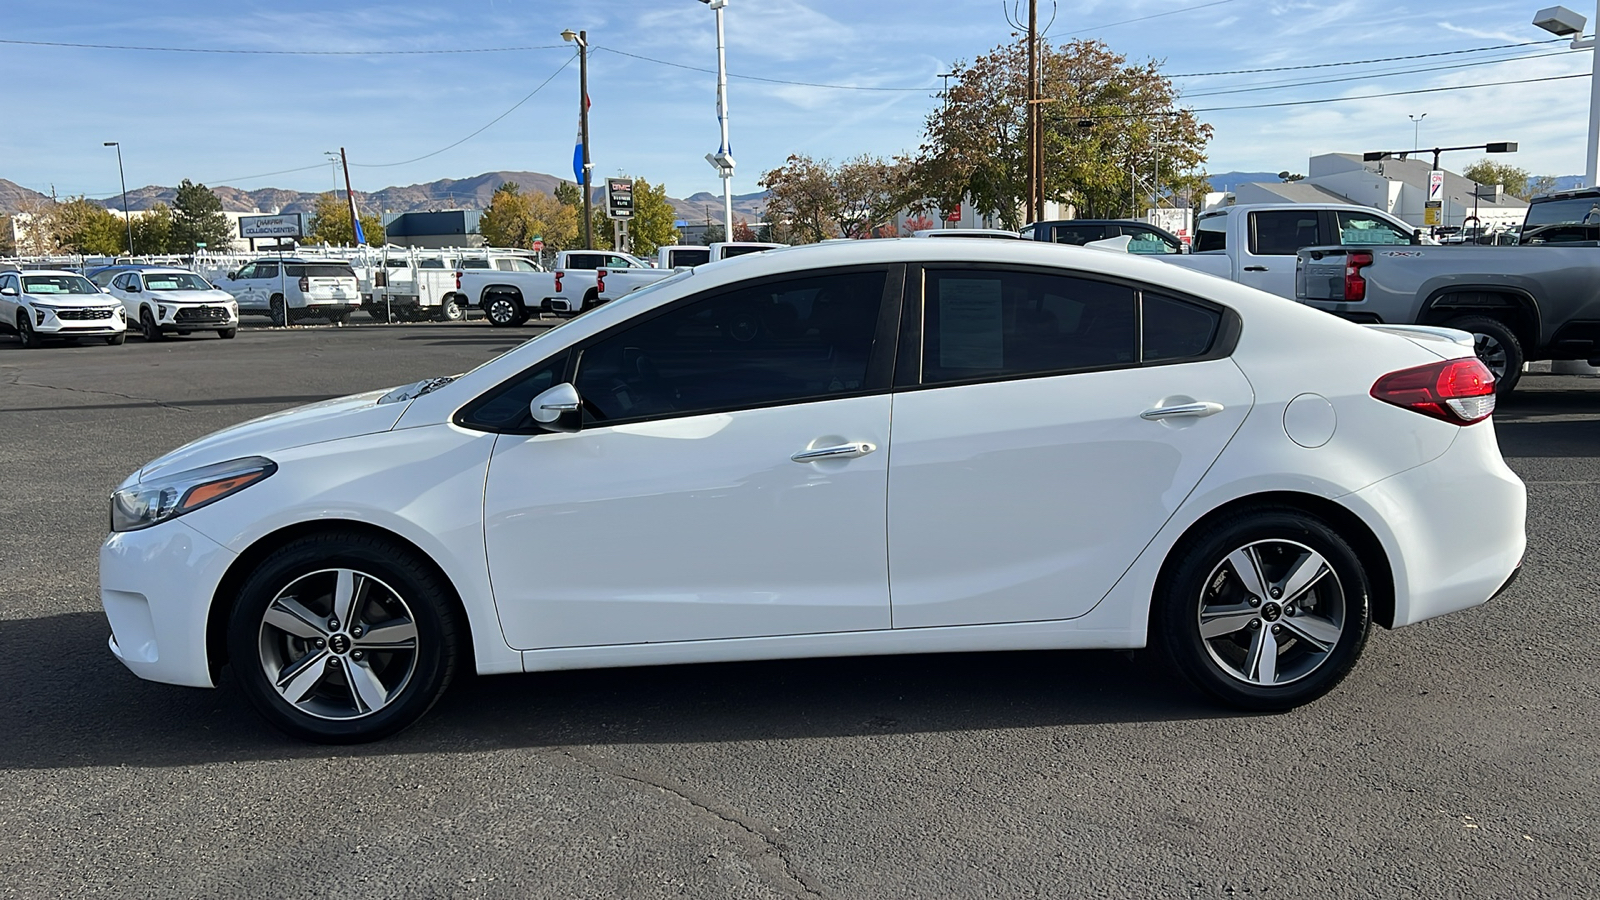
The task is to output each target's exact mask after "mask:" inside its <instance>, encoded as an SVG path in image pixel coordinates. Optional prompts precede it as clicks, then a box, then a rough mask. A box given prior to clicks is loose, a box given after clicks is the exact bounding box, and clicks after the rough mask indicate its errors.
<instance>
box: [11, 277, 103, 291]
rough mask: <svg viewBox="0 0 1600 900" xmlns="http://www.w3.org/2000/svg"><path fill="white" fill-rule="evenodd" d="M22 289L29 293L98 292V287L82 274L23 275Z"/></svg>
mask: <svg viewBox="0 0 1600 900" xmlns="http://www.w3.org/2000/svg"><path fill="white" fill-rule="evenodd" d="M22 289H23V290H24V291H26V292H27V293H29V294H98V293H100V289H99V288H97V287H95V286H94V285H93V284H91V283H90V282H89V279H87V278H85V277H83V276H82V275H24V276H23V277H22Z"/></svg>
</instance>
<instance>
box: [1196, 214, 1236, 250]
mask: <svg viewBox="0 0 1600 900" xmlns="http://www.w3.org/2000/svg"><path fill="white" fill-rule="evenodd" d="M1226 249H1228V217H1227V216H1226V215H1221V216H1211V217H1209V218H1203V219H1201V220H1200V221H1199V222H1197V223H1195V226H1194V252H1196V253H1203V252H1205V251H1207V250H1226Z"/></svg>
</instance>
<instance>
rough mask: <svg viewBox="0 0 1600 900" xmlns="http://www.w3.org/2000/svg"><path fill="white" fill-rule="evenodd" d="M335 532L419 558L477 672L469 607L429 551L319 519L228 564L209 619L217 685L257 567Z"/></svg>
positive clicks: (386, 533)
mask: <svg viewBox="0 0 1600 900" xmlns="http://www.w3.org/2000/svg"><path fill="white" fill-rule="evenodd" d="M334 532H344V533H350V532H355V533H360V534H364V535H367V536H369V537H374V538H378V539H380V540H385V541H391V542H393V543H395V544H398V545H400V546H401V547H403V548H405V549H407V550H410V551H412V552H413V553H415V554H416V555H417V558H418V559H420V560H422V561H423V563H424V564H425V565H427V566H428V568H429V569H430V570H431V571H432V572H433V574H434V575H436V576H438V578H439V583H440V584H443V585H444V586H445V589H446V593H447V595H448V596H449V598H450V605H451V611H452V612H453V613H454V614H455V615H456V617H457V621H459V622H460V623H461V626H462V627H463V628H465V629H467V640H464V641H462V642H461V652H462V653H463V654H465V657H464V660H463V662H464V664H465V666H466V670H467V671H469V672H470V671H473V670H474V669H475V668H476V662H477V661H476V659H475V658H474V657H475V655H476V654H475V653H474V651H473V643H472V640H471V631H472V619H471V618H470V617H469V616H468V615H467V609H466V604H465V603H464V602H463V601H462V599H461V591H460V589H459V588H457V587H456V584H455V582H454V581H452V580H451V579H450V576H449V574H448V573H446V572H445V570H444V569H443V567H441V566H440V565H439V564H438V563H437V562H436V561H434V559H433V557H432V556H430V555H429V554H428V553H427V551H425V550H423V549H422V548H421V547H419V546H417V545H416V543H415V542H413V541H411V540H408V539H407V538H406V537H405V536H403V535H400V534H397V533H396V532H394V531H391V530H389V529H387V528H384V527H382V526H379V525H373V524H372V523H370V522H361V521H357V520H354V519H317V520H315V521H310V522H297V523H295V524H293V525H287V526H284V527H283V528H279V529H278V530H276V531H273V532H269V533H268V534H264V535H262V536H261V537H260V538H258V539H257V540H256V541H255V542H254V543H252V544H251V545H250V546H249V547H246V548H245V550H244V551H243V552H242V553H240V554H239V555H238V556H237V557H235V558H234V560H233V562H232V563H230V564H229V566H228V571H227V572H226V573H225V574H224V575H223V576H222V580H221V581H219V582H217V589H216V591H215V593H213V594H212V596H211V610H210V612H209V613H207V616H206V660H207V663H208V664H209V666H210V668H211V677H212V680H213V682H215V680H216V678H217V675H218V673H219V672H220V671H221V669H222V665H223V664H224V663H226V662H227V661H228V620H229V619H230V618H231V617H232V615H233V607H234V604H235V603H237V602H238V593H239V590H240V589H241V588H242V587H243V586H244V583H245V581H246V580H247V579H248V578H249V577H250V574H251V573H252V572H254V571H255V569H256V567H257V566H259V565H260V564H261V562H262V561H263V560H265V559H266V558H267V557H268V556H269V555H271V554H272V553H273V551H275V550H277V549H278V548H279V547H281V546H283V545H284V544H285V543H287V542H289V541H292V540H295V539H296V538H301V537H305V536H307V535H313V534H327V533H334Z"/></svg>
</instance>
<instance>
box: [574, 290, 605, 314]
mask: <svg viewBox="0 0 1600 900" xmlns="http://www.w3.org/2000/svg"><path fill="white" fill-rule="evenodd" d="M599 305H600V291H599V289H598V288H589V290H588V291H587V292H586V293H585V294H584V295H583V308H582V309H580V310H579V312H588V311H589V310H591V309H594V308H595V307H596V306H599Z"/></svg>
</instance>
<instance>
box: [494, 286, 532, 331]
mask: <svg viewBox="0 0 1600 900" xmlns="http://www.w3.org/2000/svg"><path fill="white" fill-rule="evenodd" d="M483 315H484V317H485V318H487V319H488V320H489V324H490V325H494V326H497V327H506V326H511V325H521V324H522V323H523V322H525V321H527V318H528V313H527V310H524V309H523V308H522V304H521V303H519V302H518V301H517V298H516V296H515V295H513V294H490V295H489V299H488V301H487V302H485V303H484V304H483Z"/></svg>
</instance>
